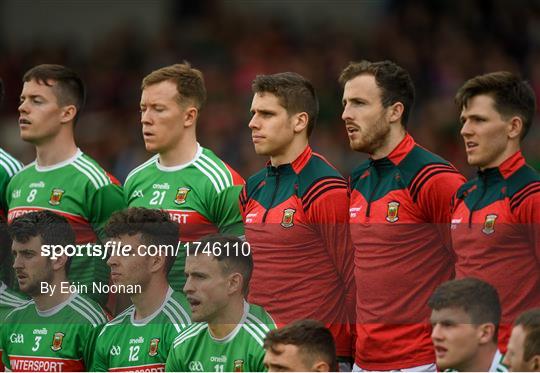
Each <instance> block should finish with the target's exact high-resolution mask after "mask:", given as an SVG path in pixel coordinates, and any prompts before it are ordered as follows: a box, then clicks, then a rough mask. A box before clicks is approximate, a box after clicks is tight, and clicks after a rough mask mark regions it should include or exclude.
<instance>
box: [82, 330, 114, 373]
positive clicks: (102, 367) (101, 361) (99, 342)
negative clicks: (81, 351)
mask: <svg viewBox="0 0 540 373" xmlns="http://www.w3.org/2000/svg"><path fill="white" fill-rule="evenodd" d="M103 336H104V333H103V330H102V332H101V333H100V334H98V336H97V337H96V338H95V343H93V346H94V354H93V356H92V363H91V366H90V368H87V369H88V371H91V372H107V371H108V370H109V363H108V359H107V356H108V353H109V351H107V345H106V341H105V338H104V337H103ZM90 353H91V351H90ZM85 362H86V361H85ZM87 367H88V365H87Z"/></svg>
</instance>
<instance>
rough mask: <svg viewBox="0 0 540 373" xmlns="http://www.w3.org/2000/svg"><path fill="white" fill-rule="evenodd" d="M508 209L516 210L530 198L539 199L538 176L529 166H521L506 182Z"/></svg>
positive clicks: (539, 175) (539, 178)
mask: <svg viewBox="0 0 540 373" xmlns="http://www.w3.org/2000/svg"><path fill="white" fill-rule="evenodd" d="M506 188H507V196H508V197H509V198H510V208H511V209H512V210H514V209H516V208H518V207H519V206H520V205H521V204H522V203H523V202H524V201H525V200H527V199H528V198H531V197H533V196H534V197H536V198H539V197H540V174H539V173H538V172H537V171H536V170H534V169H533V168H532V167H530V166H529V165H526V164H525V165H523V166H521V167H520V168H519V169H518V170H516V172H514V173H513V174H512V175H510V177H508V179H507V180H506Z"/></svg>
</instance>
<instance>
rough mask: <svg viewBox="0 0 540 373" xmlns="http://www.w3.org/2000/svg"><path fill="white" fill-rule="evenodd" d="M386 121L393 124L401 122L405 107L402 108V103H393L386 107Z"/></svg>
mask: <svg viewBox="0 0 540 373" xmlns="http://www.w3.org/2000/svg"><path fill="white" fill-rule="evenodd" d="M386 109H387V111H386V113H387V120H388V122H390V123H394V122H401V117H402V116H403V112H404V111H405V106H403V103H401V102H399V101H397V102H394V103H393V104H392V105H390V106H388V107H387V108H386Z"/></svg>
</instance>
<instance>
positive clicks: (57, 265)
mask: <svg viewBox="0 0 540 373" xmlns="http://www.w3.org/2000/svg"><path fill="white" fill-rule="evenodd" d="M49 260H50V261H51V265H52V268H53V270H54V271H58V270H61V269H62V268H64V267H65V266H66V264H67V262H68V256H67V255H65V254H64V255H60V256H57V257H56V259H49Z"/></svg>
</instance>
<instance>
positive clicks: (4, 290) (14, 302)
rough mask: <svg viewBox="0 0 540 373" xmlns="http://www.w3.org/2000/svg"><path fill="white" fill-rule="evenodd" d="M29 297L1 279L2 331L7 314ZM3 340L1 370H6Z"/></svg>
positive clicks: (25, 301) (0, 353)
mask: <svg viewBox="0 0 540 373" xmlns="http://www.w3.org/2000/svg"><path fill="white" fill-rule="evenodd" d="M29 301H30V300H29V299H26V298H23V297H22V296H21V295H20V294H18V293H16V292H14V291H11V290H9V289H8V287H7V286H6V284H4V283H3V282H2V281H0V332H1V331H2V328H4V327H5V325H4V319H5V318H6V316H7V315H8V314H9V313H10V312H11V311H12V310H13V309H14V308H17V307H20V306H22V305H23V304H25V303H27V302H29ZM2 352H3V348H2V340H0V372H3V371H4V363H2Z"/></svg>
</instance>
